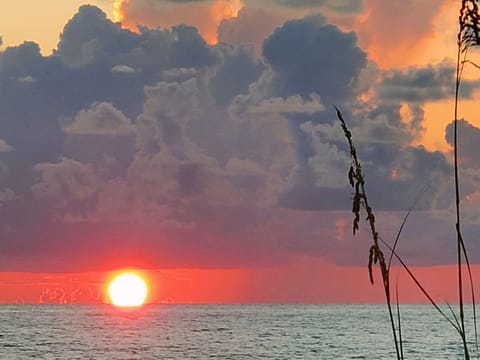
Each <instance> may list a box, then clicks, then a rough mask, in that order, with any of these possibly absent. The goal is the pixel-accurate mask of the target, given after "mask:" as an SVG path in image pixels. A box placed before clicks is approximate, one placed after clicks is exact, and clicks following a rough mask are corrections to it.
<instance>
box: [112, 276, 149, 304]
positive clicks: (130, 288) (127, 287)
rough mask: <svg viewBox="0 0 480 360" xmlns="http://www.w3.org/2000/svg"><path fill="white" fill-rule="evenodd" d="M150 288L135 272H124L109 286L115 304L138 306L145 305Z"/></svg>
mask: <svg viewBox="0 0 480 360" xmlns="http://www.w3.org/2000/svg"><path fill="white" fill-rule="evenodd" d="M147 293H148V288H147V284H146V282H145V280H143V279H142V277H140V276H139V275H137V274H134V273H123V274H121V275H118V276H117V277H115V279H113V281H112V282H111V283H110V285H109V286H108V294H109V296H110V301H111V302H112V304H113V305H115V306H122V307H136V306H140V305H143V303H144V302H145V299H146V298H147Z"/></svg>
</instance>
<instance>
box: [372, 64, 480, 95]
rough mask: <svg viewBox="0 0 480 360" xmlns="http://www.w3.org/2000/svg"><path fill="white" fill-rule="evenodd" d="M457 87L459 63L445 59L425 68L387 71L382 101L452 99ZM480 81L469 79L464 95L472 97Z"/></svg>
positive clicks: (464, 87)
mask: <svg viewBox="0 0 480 360" xmlns="http://www.w3.org/2000/svg"><path fill="white" fill-rule="evenodd" d="M454 86H455V64H453V63H450V62H442V63H440V64H436V65H432V64H430V65H427V66H425V67H421V68H420V67H410V68H408V69H406V70H403V71H401V70H389V71H386V72H384V74H383V79H382V81H381V85H380V88H379V90H378V91H377V93H378V95H379V97H380V98H381V99H382V100H387V101H388V100H397V101H408V102H419V103H423V102H425V101H432V100H442V99H448V98H450V97H451V96H452V88H453V87H454ZM478 86H479V82H478V81H474V80H465V81H464V82H463V83H462V91H461V95H462V96H463V97H466V98H470V97H472V95H473V93H474V91H475V90H476V89H477V88H478Z"/></svg>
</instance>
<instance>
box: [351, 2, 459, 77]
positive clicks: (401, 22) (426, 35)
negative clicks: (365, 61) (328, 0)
mask: <svg viewBox="0 0 480 360" xmlns="http://www.w3.org/2000/svg"><path fill="white" fill-rule="evenodd" d="M451 3H452V1H451V0H420V1H418V0H408V1H384V0H368V1H367V4H366V5H367V6H366V8H367V9H368V10H367V12H366V14H365V15H363V16H362V17H361V18H360V19H358V20H357V25H355V30H356V31H357V32H358V35H359V40H360V45H361V46H362V47H363V48H364V49H366V50H367V52H368V54H369V56H370V58H371V59H373V60H374V61H375V62H377V63H378V64H379V65H380V66H381V67H385V68H388V67H391V66H400V67H405V66H408V65H413V64H416V63H418V60H419V57H421V55H422V53H423V48H424V47H425V46H426V44H427V43H428V42H429V41H430V40H431V39H432V38H434V36H435V26H434V25H435V24H434V22H435V20H436V19H437V16H438V15H439V14H441V13H442V12H443V9H444V7H445V6H447V5H450V4H451ZM442 36H443V34H442ZM406 49H408V50H406Z"/></svg>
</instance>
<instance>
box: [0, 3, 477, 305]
mask: <svg viewBox="0 0 480 360" xmlns="http://www.w3.org/2000/svg"><path fill="white" fill-rule="evenodd" d="M40 3H41V4H40ZM458 6H459V4H458V1H453V0H409V1H405V0H403V1H382V0H363V1H362V0H342V1H339V0H303V1H293V0H255V1H254V0H197V1H180V0H178V1H175V0H123V1H122V0H116V1H111V0H97V1H90V3H89V4H87V3H86V2H85V1H80V0H78V1H77V0H73V1H68V2H65V1H63V0H44V1H42V2H38V1H34V0H16V1H9V0H8V1H3V2H2V4H1V5H0V36H1V38H2V46H1V47H0V94H1V95H0V289H2V290H1V291H0V302H62V303H67V302H104V301H105V296H106V295H105V294H106V292H105V283H106V282H108V280H109V279H111V277H112V276H113V275H114V274H115V273H116V272H118V271H119V270H121V269H141V271H143V272H144V274H145V276H146V277H148V278H149V280H150V283H151V288H152V290H151V294H150V296H149V301H150V302H187V303H190V302H193V303H199V302H200V303H205V302H215V303H225V302H236V303H238V302H309V303H310V302H312V303H314V302H337V303H338V302H340V303H355V302H381V301H382V294H381V289H380V288H379V286H371V285H370V284H369V281H368V272H367V269H366V264H367V262H368V249H369V246H370V242H371V240H370V239H369V237H368V228H367V226H366V224H362V225H361V228H360V232H359V233H358V234H357V235H356V236H355V237H354V236H353V235H352V220H353V218H352V213H351V199H350V197H351V188H350V187H349V184H348V178H347V172H348V168H349V166H350V160H349V153H348V149H347V147H346V143H345V140H344V138H343V136H342V132H341V128H340V126H339V124H338V121H337V120H336V117H335V112H334V105H335V106H337V107H339V108H340V109H341V110H342V112H343V113H344V116H345V118H346V120H347V122H348V124H349V126H350V128H351V131H352V133H353V137H354V141H355V143H356V145H357V148H358V152H359V155H360V160H361V161H362V163H363V167H364V172H365V174H366V181H367V192H368V195H369V198H370V202H371V205H372V206H373V208H374V211H375V215H376V219H377V226H378V229H379V232H380V234H381V236H382V238H383V239H385V240H386V241H389V242H392V241H393V239H394V237H395V234H396V231H397V229H398V227H399V225H400V223H401V221H402V219H403V217H404V215H405V213H406V210H407V209H408V208H409V207H410V206H411V205H412V204H413V203H414V202H415V199H416V198H417V197H419V196H420V200H419V201H418V204H417V206H416V208H415V211H414V212H413V214H412V215H411V217H410V218H409V221H408V223H407V226H406V228H405V230H404V232H403V233H402V238H401V241H400V244H399V247H398V252H399V253H400V254H401V255H402V257H403V258H404V259H405V260H406V262H407V263H408V264H410V265H411V266H412V267H413V268H414V269H415V270H416V271H417V273H418V274H419V276H420V277H421V278H422V279H423V280H424V281H425V283H426V284H427V286H429V287H430V289H431V291H432V293H433V294H434V296H438V297H439V298H440V299H441V300H445V299H447V300H449V301H450V302H454V301H455V292H456V290H455V273H454V270H453V266H452V264H453V263H454V262H455V248H456V245H455V233H454V222H453V216H454V210H453V206H454V203H453V191H452V190H453V178H452V175H453V169H452V133H453V131H452V119H453V102H452V95H453V91H454V75H455V63H454V59H455V56H456V32H457V12H458V9H457V8H458ZM391 14H395V16H394V17H392V16H391ZM478 58H479V56H478V50H474V49H473V50H472V51H471V53H470V59H471V60H472V61H474V62H475V61H477V59H478ZM479 75H480V73H479V70H478V69H477V68H475V67H474V66H472V65H470V64H467V65H466V67H465V71H464V81H463V83H462V89H461V104H460V113H459V114H460V118H461V121H460V122H459V130H460V136H461V141H460V149H459V151H460V157H461V180H462V181H461V185H462V192H461V196H462V206H463V215H464V225H463V226H464V236H465V238H466V239H467V247H468V248H469V251H470V259H471V261H472V262H473V263H474V264H478V263H479V262H480V247H479V244H478V242H477V241H476V234H478V232H479V230H480V218H479V216H478V205H479V203H480V192H479V190H478V186H477V184H478V181H479V178H480V162H479V160H478V156H477V154H478V151H477V149H478V145H477V144H478V142H479V140H480V119H479V118H478V110H477V109H478V105H476V103H478V100H479V87H480V76H479ZM394 273H395V278H396V279H397V280H398V281H399V283H400V291H401V292H400V299H401V300H403V301H409V302H418V301H422V296H421V295H420V294H418V293H417V292H416V291H415V289H414V287H413V286H412V284H411V283H410V282H409V280H408V277H406V276H405V274H403V273H402V272H401V271H400V269H399V268H398V267H395V268H394ZM474 273H480V267H479V266H477V265H476V266H474ZM397 274H398V275H397ZM377 278H378V276H377ZM438 279H442V281H439V280H438ZM377 282H378V281H377Z"/></svg>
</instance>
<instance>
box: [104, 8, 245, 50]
mask: <svg viewBox="0 0 480 360" xmlns="http://www.w3.org/2000/svg"><path fill="white" fill-rule="evenodd" d="M113 7H114V11H113V13H114V20H115V21H118V22H121V23H122V25H123V26H124V27H126V28H128V29H131V30H134V31H135V30H136V29H137V25H138V24H141V25H144V26H148V27H151V28H156V27H161V28H169V27H171V26H174V25H178V24H187V25H191V26H195V27H196V28H197V29H198V31H199V32H200V34H201V35H202V37H203V38H204V39H205V41H206V42H207V43H208V44H210V45H214V44H216V43H217V41H218V34H217V30H218V26H219V25H220V23H221V22H222V21H223V20H225V19H231V18H234V17H236V16H237V15H238V12H239V10H240V9H241V8H242V7H243V2H242V0H213V1H199V2H195V3H192V2H188V3H183V2H182V3H175V2H171V1H157V2H153V1H149V0H115V2H114V4H113Z"/></svg>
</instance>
